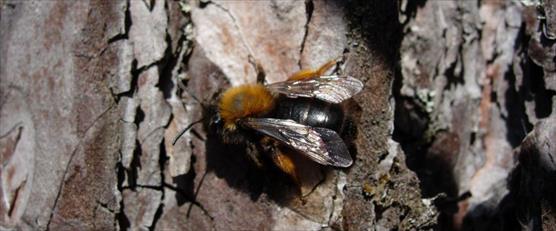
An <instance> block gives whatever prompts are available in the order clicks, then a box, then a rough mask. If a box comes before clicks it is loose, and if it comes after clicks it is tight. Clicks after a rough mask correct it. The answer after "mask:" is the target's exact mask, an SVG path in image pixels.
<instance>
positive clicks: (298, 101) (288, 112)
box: [271, 97, 344, 132]
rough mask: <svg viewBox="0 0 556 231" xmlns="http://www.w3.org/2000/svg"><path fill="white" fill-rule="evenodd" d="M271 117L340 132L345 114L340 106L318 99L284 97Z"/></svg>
mask: <svg viewBox="0 0 556 231" xmlns="http://www.w3.org/2000/svg"><path fill="white" fill-rule="evenodd" d="M277 102H278V103H277V105H276V108H275V110H274V112H273V115H271V116H272V117H274V118H277V119H292V120H294V121H296V122H298V123H300V124H303V125H307V126H311V127H323V128H329V129H332V130H334V131H336V132H340V129H341V128H342V123H343V121H344V113H343V110H342V108H341V106H340V105H338V104H331V103H327V102H324V101H321V100H317V99H309V98H287V97H282V98H280V99H279V100H278V101H277Z"/></svg>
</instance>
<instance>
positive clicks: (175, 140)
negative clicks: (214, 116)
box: [172, 118, 205, 145]
mask: <svg viewBox="0 0 556 231" xmlns="http://www.w3.org/2000/svg"><path fill="white" fill-rule="evenodd" d="M204 119H205V118H202V119H200V120H197V121H195V122H193V123H190V124H189V125H187V127H185V128H184V129H183V130H181V132H180V133H179V134H178V135H177V136H176V137H175V138H174V141H172V145H176V142H177V141H178V140H179V139H180V137H181V136H182V135H183V134H184V133H185V132H186V131H187V130H189V129H191V128H192V127H193V125H195V124H198V123H200V122H203V120H204Z"/></svg>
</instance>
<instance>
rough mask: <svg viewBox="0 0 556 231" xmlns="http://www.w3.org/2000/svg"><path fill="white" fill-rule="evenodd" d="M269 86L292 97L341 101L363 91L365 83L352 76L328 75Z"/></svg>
mask: <svg viewBox="0 0 556 231" xmlns="http://www.w3.org/2000/svg"><path fill="white" fill-rule="evenodd" d="M267 88H268V89H270V90H271V91H273V92H276V93H280V94H284V95H286V96H287V97H290V98H297V97H308V98H317V99H320V100H324V101H326V102H329V103H340V102H342V101H344V100H346V99H349V98H351V97H352V96H353V95H355V94H357V93H358V92H359V91H361V89H363V83H362V82H361V81H359V80H358V79H356V78H353V77H350V76H337V75H328V76H320V77H316V78H310V79H303V80H290V81H284V82H277V83H271V84H268V85H267Z"/></svg>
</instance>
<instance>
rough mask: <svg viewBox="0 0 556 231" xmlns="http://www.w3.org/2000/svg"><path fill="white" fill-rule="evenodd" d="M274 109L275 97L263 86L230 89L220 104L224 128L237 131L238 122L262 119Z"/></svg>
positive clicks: (254, 85)
mask: <svg viewBox="0 0 556 231" xmlns="http://www.w3.org/2000/svg"><path fill="white" fill-rule="evenodd" d="M273 107H274V97H273V96H272V94H271V93H270V91H268V89H266V88H265V87H264V86H263V85H261V84H249V85H242V86H239V87H233V88H230V89H228V90H227V91H225V92H224V93H223V94H222V97H221V98H220V102H219V104H218V108H219V113H220V116H221V117H222V119H223V120H224V127H226V128H227V129H235V127H236V122H237V120H239V119H241V118H245V117H260V116H262V115H264V114H266V113H268V112H269V111H270V110H272V108H273Z"/></svg>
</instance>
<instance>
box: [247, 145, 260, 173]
mask: <svg viewBox="0 0 556 231" xmlns="http://www.w3.org/2000/svg"><path fill="white" fill-rule="evenodd" d="M247 156H248V157H249V159H250V160H251V161H252V162H253V163H254V164H255V165H256V166H257V168H259V169H261V168H262V167H263V163H262V162H261V154H260V153H259V149H258V148H257V147H256V145H255V144H253V143H249V144H247Z"/></svg>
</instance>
